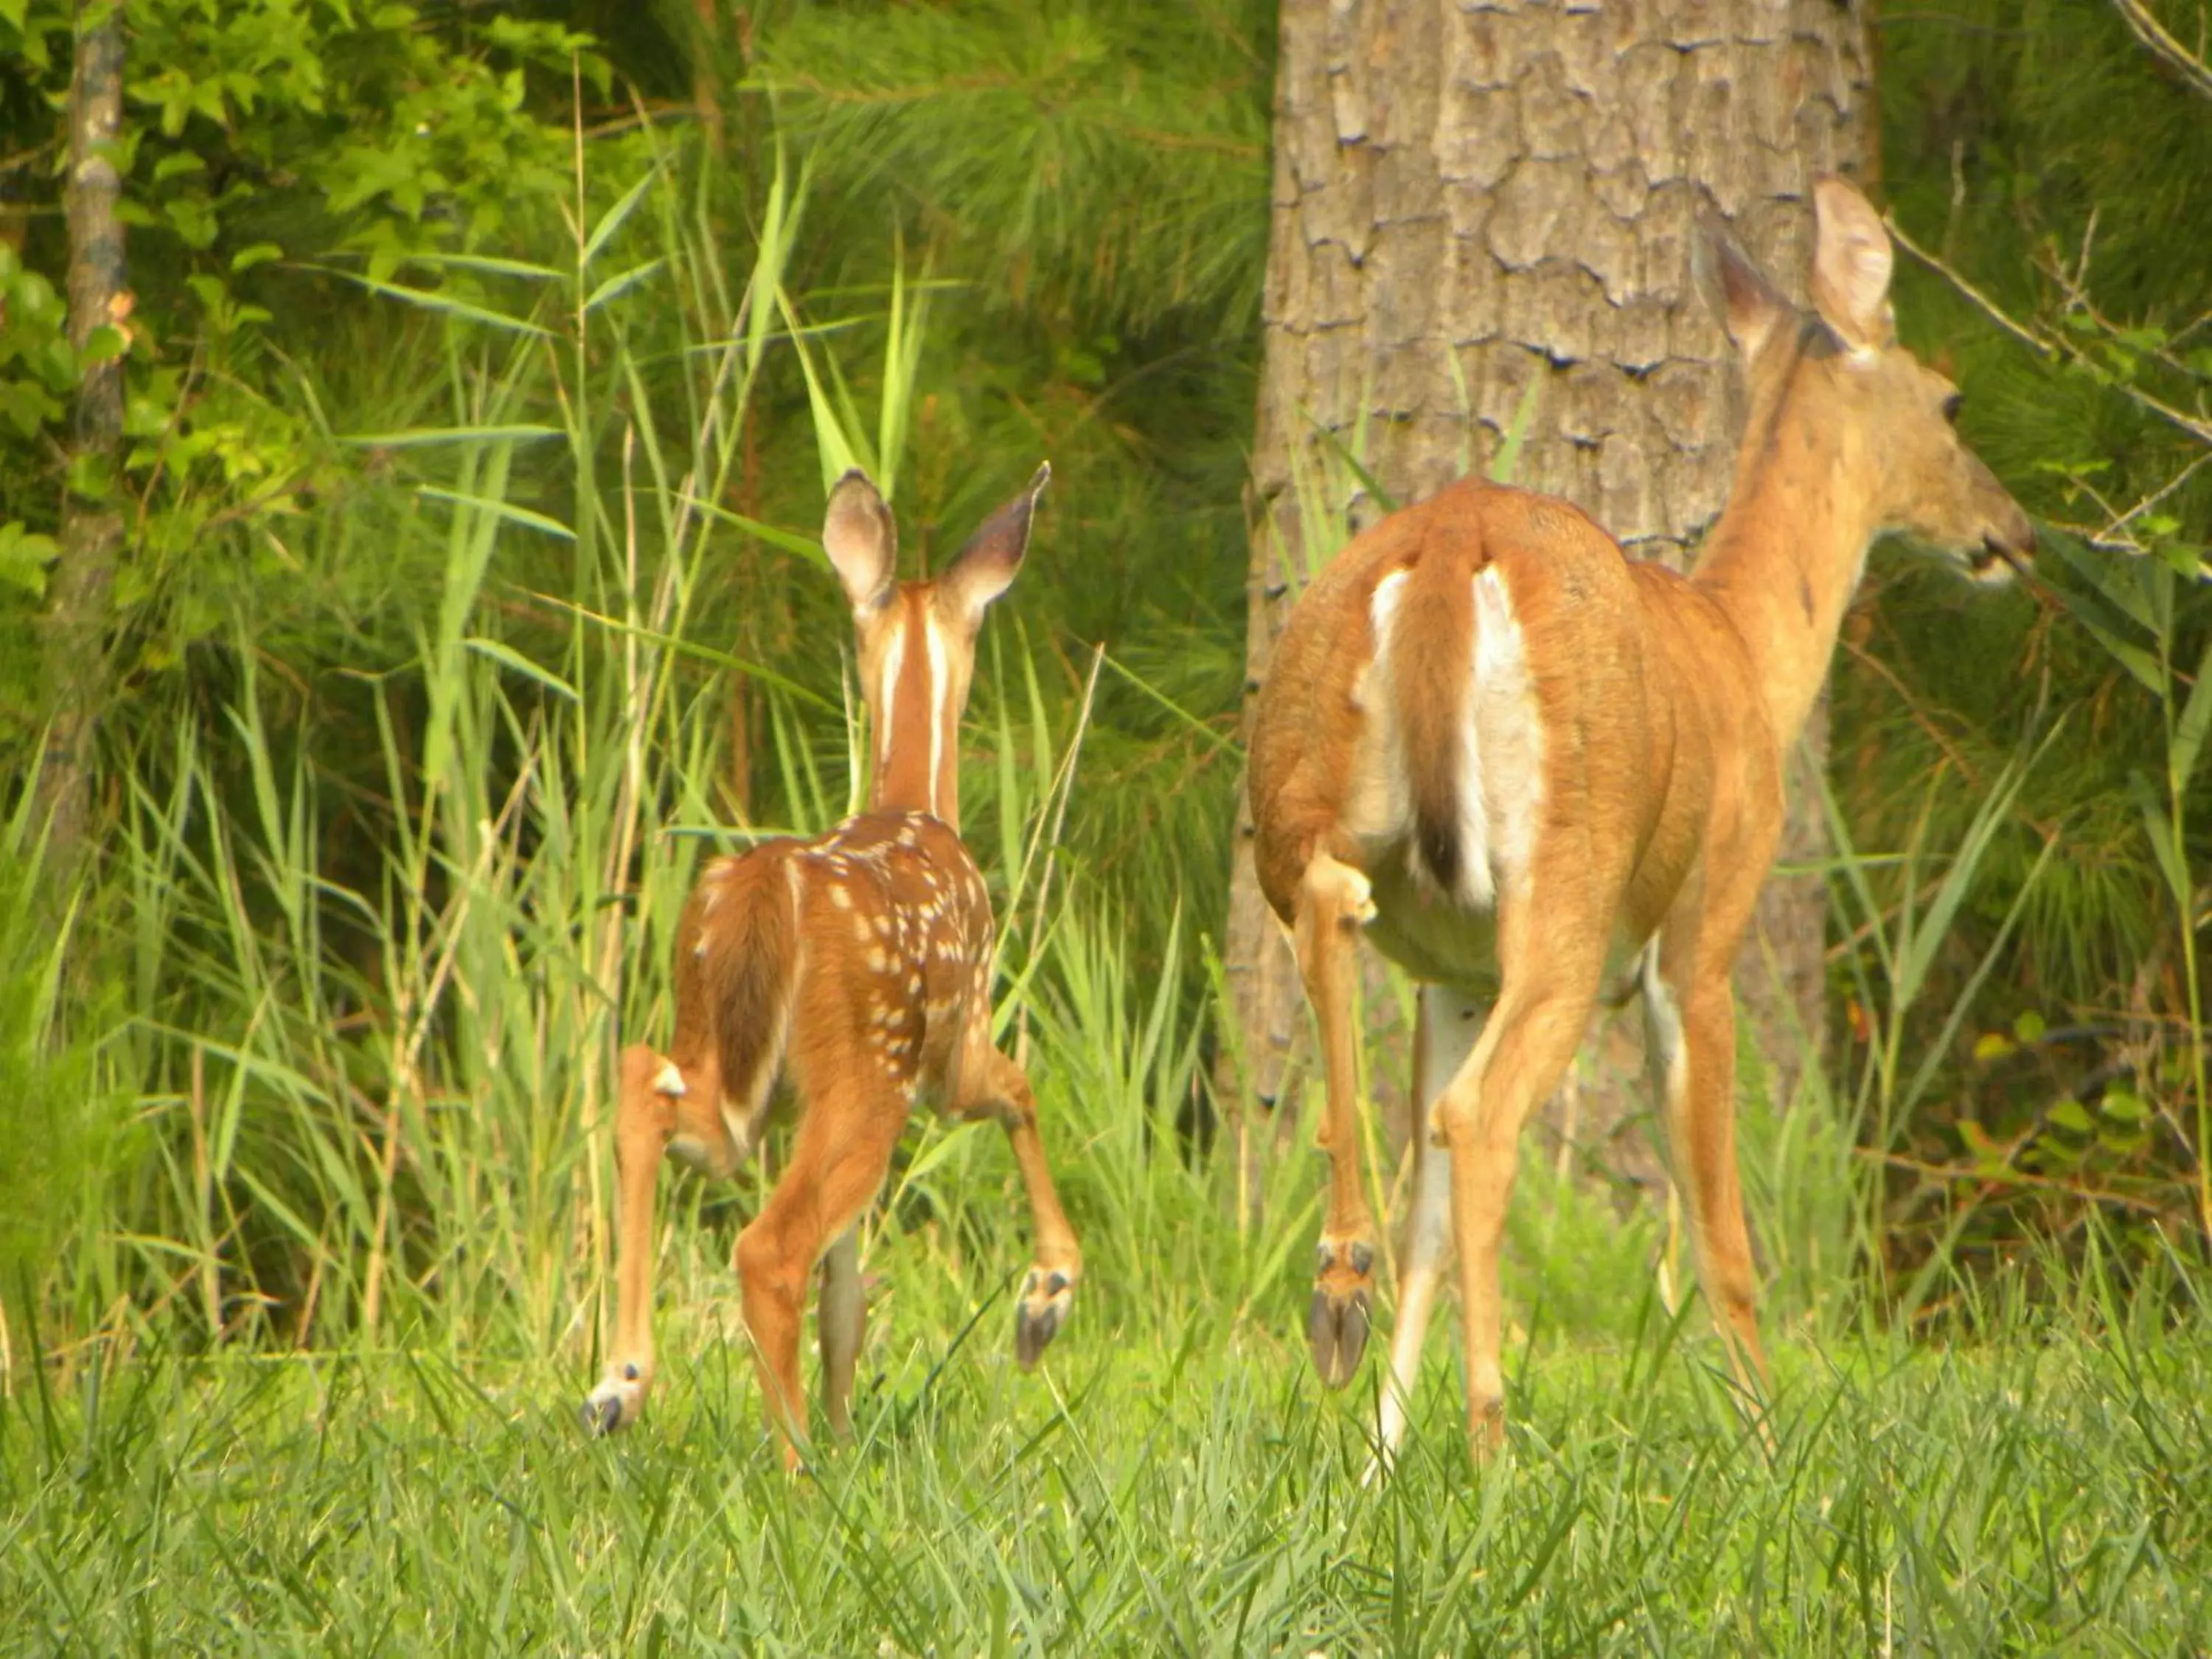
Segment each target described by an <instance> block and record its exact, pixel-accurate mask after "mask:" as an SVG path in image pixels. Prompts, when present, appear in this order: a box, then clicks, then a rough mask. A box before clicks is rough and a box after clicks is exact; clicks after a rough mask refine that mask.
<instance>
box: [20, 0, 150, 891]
mask: <svg viewBox="0 0 2212 1659" xmlns="http://www.w3.org/2000/svg"><path fill="white" fill-rule="evenodd" d="M69 122H70V161H69V183H68V186H67V197H68V214H69V246H70V267H69V337H70V344H72V345H73V346H75V347H76V348H77V349H78V350H80V351H82V349H84V347H85V343H86V342H87V341H88V340H89V339H90V338H91V337H92V335H93V333H94V331H95V330H97V329H99V328H101V327H103V326H106V325H108V324H111V323H112V324H115V325H122V324H123V322H124V320H125V318H126V317H127V316H128V315H129V312H130V295H128V293H127V292H126V291H125V289H124V286H123V274H124V273H123V225H122V222H121V221H120V220H118V218H117V217H116V215H115V205H116V200H117V197H118V196H119V195H120V194H121V189H122V181H121V179H119V178H118V176H117V173H116V171H115V160H114V158H115V152H116V144H117V142H118V138H119V137H120V134H121V128H122V123H123V17H122V7H121V5H120V4H119V3H117V4H110V3H106V0H92V3H81V4H80V5H79V6H78V8H77V31H76V68H75V71H74V74H73V76H72V78H71V80H70V112H69ZM122 435H123V364H122V361H121V359H120V358H119V357H115V356H111V357H109V358H108V360H107V361H106V362H103V363H100V365H99V366H98V367H96V368H90V369H88V370H87V371H86V373H85V375H84V379H83V380H82V382H81V383H80V384H79V386H78V387H77V394H76V434H75V437H74V441H73V443H72V446H71V459H72V462H73V465H72V468H71V472H72V484H71V487H70V493H69V494H68V495H67V496H66V498H65V499H64V501H63V504H62V533H61V556H60V558H59V560H58V562H57V564H56V566H55V569H54V573H53V580H52V585H51V587H50V590H49V601H48V605H47V608H46V615H45V616H44V617H43V618H42V619H41V624H42V626H41V634H42V637H41V647H42V652H43V655H44V658H45V661H44V665H43V666H44V671H45V675H44V678H45V684H46V695H47V698H48V704H47V707H48V708H49V710H50V713H49V716H48V720H49V724H48V727H47V742H46V764H45V766H44V767H43V769H41V770H40V775H39V805H40V807H41V808H42V809H43V811H42V816H43V817H44V820H45V822H46V824H47V826H48V831H47V833H48V842H47V849H48V857H47V860H46V870H47V872H48V876H49V880H50V884H51V885H52V888H53V890H57V891H58V890H63V889H64V888H65V887H66V885H67V884H68V883H69V881H70V878H71V877H72V875H73V873H74V872H75V870H76V862H77V860H78V858H79V856H80V854H81V853H82V849H83V848H84V845H85V842H86V837H87V831H88V821H89V818H90V816H91V809H92V770H93V738H94V732H95V730H96V728H97V726H98V722H99V717H100V706H101V704H102V702H104V701H105V700H106V695H107V637H106V636H107V625H108V620H109V612H110V609H111V597H112V591H113V588H114V582H115V560H116V555H117V551H118V549H119V548H120V547H121V546H122V543H123V515H122V513H121V511H120V510H119V509H118V507H117V505H116V500H117V497H116V495H115V461H116V457H117V453H118V449H119V447H120V445H121V441H122Z"/></svg>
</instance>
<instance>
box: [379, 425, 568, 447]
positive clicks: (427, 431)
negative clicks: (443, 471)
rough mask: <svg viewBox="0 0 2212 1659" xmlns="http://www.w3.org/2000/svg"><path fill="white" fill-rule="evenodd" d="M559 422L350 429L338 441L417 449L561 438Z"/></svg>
mask: <svg viewBox="0 0 2212 1659" xmlns="http://www.w3.org/2000/svg"><path fill="white" fill-rule="evenodd" d="M561 435H562V431H561V428H559V427H557V426H531V425H527V424H520V423H518V424H516V425H513V426H418V427H408V428H404V429H402V430H400V431H398V432H348V433H343V434H341V435H339V438H338V441H339V442H340V443H344V444H357V445H359V446H360V447H362V448H364V449H415V448H419V447H422V445H424V444H462V443H506V442H510V441H514V442H519V441H524V440H526V439H531V438H558V437H560V436H561Z"/></svg>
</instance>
